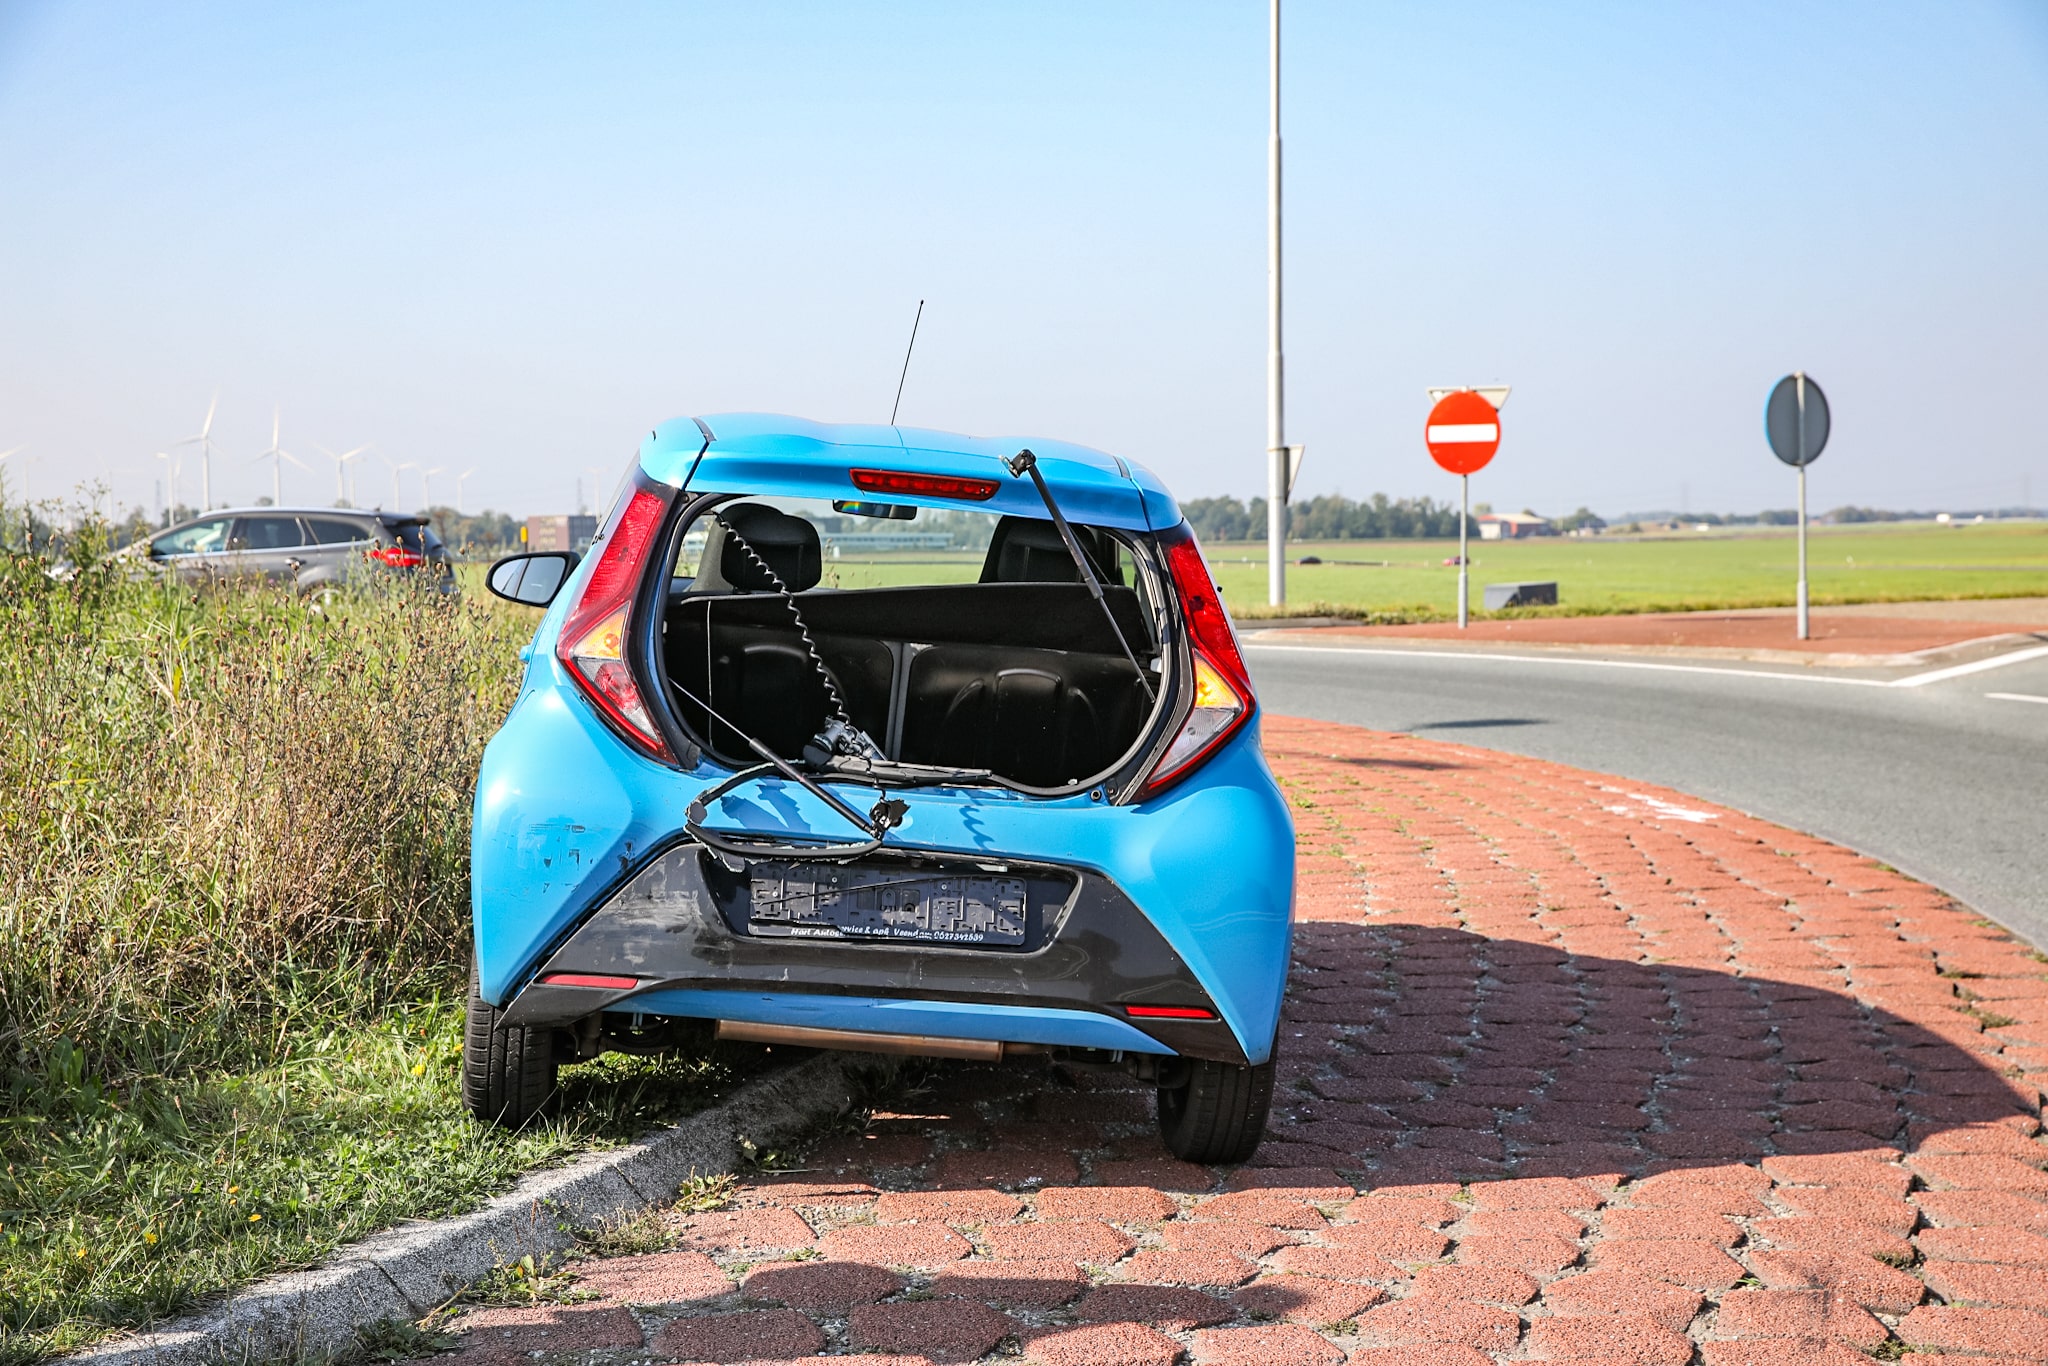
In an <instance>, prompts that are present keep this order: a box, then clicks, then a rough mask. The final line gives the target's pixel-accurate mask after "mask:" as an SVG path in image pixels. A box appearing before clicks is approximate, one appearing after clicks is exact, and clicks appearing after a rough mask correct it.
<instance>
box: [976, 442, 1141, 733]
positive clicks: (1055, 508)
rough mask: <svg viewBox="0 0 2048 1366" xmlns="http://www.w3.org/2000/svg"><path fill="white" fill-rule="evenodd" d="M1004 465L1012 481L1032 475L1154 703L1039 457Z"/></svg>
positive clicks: (1019, 456) (1021, 456)
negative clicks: (1056, 499)
mask: <svg viewBox="0 0 2048 1366" xmlns="http://www.w3.org/2000/svg"><path fill="white" fill-rule="evenodd" d="M1003 465H1004V467H1005V468H1007V469H1008V470H1009V471H1010V477H1011V478H1013V479H1014V478H1016V477H1017V476H1018V475H1020V474H1028V475H1030V476H1031V482H1032V483H1034V484H1036V485H1037V486H1038V496H1039V497H1040V498H1042V499H1043V500H1044V501H1045V510H1046V511H1047V512H1049V513H1051V514H1052V524H1053V525H1054V526H1056V527H1058V528H1059V530H1060V539H1061V540H1062V541H1065V542H1066V543H1067V553H1068V554H1069V555H1071V556H1073V557H1074V568H1076V569H1078V570H1080V571H1081V582H1083V583H1085V584H1087V585H1088V591H1089V592H1090V593H1092V594H1093V595H1094V597H1095V605H1096V606H1097V607H1100V608H1101V609H1102V615H1103V616H1104V618H1106V619H1107V620H1108V622H1109V630H1110V634H1111V635H1113V636H1115V637H1116V643H1117V646H1118V648H1120V649H1121V650H1122V651H1123V652H1124V658H1125V659H1128V660H1129V661H1131V668H1132V670H1133V671H1134V672H1136V674H1137V675H1138V684H1139V686H1140V687H1142V688H1144V690H1145V701H1146V702H1147V703H1151V702H1153V701H1156V700H1157V699H1156V697H1155V696H1154V694H1153V692H1152V680H1151V679H1149V678H1147V677H1145V671H1144V670H1143V669H1142V668H1140V667H1139V666H1138V656H1137V655H1135V654H1134V653H1132V651H1131V642H1130V640H1129V639H1128V638H1126V637H1125V635H1124V628H1123V625H1122V623H1120V622H1119V621H1117V619H1116V613H1114V612H1112V611H1110V610H1109V599H1108V598H1106V597H1104V596H1103V595H1102V581H1101V580H1100V579H1098V578H1096V577H1095V566H1094V565H1093V564H1091V563H1090V562H1089V559H1088V552H1086V551H1085V550H1083V549H1081V540H1080V538H1079V537H1078V536H1076V535H1074V528H1072V527H1071V526H1068V525H1067V516H1066V514H1065V513H1063V512H1061V511H1060V505H1059V503H1057V502H1056V501H1054V499H1053V496H1052V488H1051V486H1050V485H1048V484H1047V483H1046V482H1045V476H1044V475H1042V474H1040V473H1039V472H1038V457H1037V456H1035V455H1033V454H1032V453H1031V452H1030V450H1029V449H1028V448H1027V449H1025V450H1021V451H1018V452H1017V453H1016V454H1015V455H1013V456H1011V457H1010V458H1009V459H1008V460H1005V461H1004V462H1003Z"/></svg>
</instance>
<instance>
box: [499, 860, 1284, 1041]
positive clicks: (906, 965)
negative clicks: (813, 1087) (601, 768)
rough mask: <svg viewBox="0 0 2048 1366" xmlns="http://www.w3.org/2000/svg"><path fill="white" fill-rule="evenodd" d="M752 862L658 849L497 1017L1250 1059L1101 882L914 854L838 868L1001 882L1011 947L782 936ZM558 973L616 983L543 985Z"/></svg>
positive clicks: (1171, 956)
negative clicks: (735, 866) (634, 1017)
mask: <svg viewBox="0 0 2048 1366" xmlns="http://www.w3.org/2000/svg"><path fill="white" fill-rule="evenodd" d="M764 866H765V865H754V867H753V868H750V869H749V870H748V871H747V872H741V873H733V872H730V871H728V870H727V869H726V868H725V866H724V865H723V864H722V863H721V862H720V861H719V860H718V859H717V857H716V856H715V855H713V854H711V853H710V852H709V851H707V850H705V849H703V848H702V847H701V846H699V845H697V844H695V843H683V844H678V845H675V846H673V847H671V848H669V849H668V850H666V851H665V852H663V853H661V854H659V855H658V856H656V857H655V858H654V859H652V860H651V861H650V862H648V863H647V864H646V865H645V866H643V867H642V868H640V869H639V870H638V871H637V872H636V873H635V874H634V875H633V876H632V877H630V878H629V879H628V880H627V881H626V882H625V883H624V884H623V885H622V886H620V887H619V888H618V889H617V890H616V891H614V892H613V893H612V894H611V895H610V896H609V897H608V898H606V899H605V900H604V901H603V902H602V903H601V904H600V905H599V906H598V907H597V909H596V910H595V911H594V912H593V913H592V914H591V915H590V916H589V917H588V918H587V919H585V920H584V921H583V922H582V923H581V924H580V925H579V926H578V927H577V928H576V929H575V930H574V932H573V933H571V934H570V935H569V936H568V938H567V940H566V941H565V942H564V943H562V944H561V945H560V946H559V947H558V948H556V949H555V950H554V952H552V953H551V954H549V955H548V956H547V957H546V960H545V962H544V963H543V964H542V966H541V968H540V970H539V971H538V972H537V973H535V974H534V975H533V977H532V978H531V979H530V980H529V982H528V983H527V984H526V986H525V987H524V988H523V989H522V990H520V991H519V992H517V993H516V994H515V995H514V997H513V999H512V1000H511V1002H510V1003H509V1004H508V1006H507V1007H506V1014H505V1023H506V1024H508V1025H522V1026H546V1025H551V1024H568V1023H569V1022H571V1021H574V1020H579V1019H582V1018H584V1017H586V1016H589V1015H591V1014H593V1013H594V1012H598V1011H614V1012H621V1013H636V1014H647V1015H655V1016H686V1017H695V1018H702V1019H716V1020H729V1021H743V1022H749V1023H755V1024H783V1025H795V1026H800V1027H806V1028H818V1029H836V1030H853V1031H863V1032H869V1033H879V1034H920V1035H929V1036H934V1037H941V1038H957V1039H976V1040H991V1041H997V1042H1004V1043H1012V1044H1034V1045H1041V1046H1048V1047H1071V1048H1091V1049H1110V1050H1121V1051H1126V1052H1138V1053H1158V1054H1178V1055H1180V1056H1183V1057H1191V1058H1204V1059H1210V1060H1213V1061H1217V1062H1228V1063H1235V1064H1240V1065H1241V1064H1244V1063H1245V1062H1247V1061H1252V1060H1253V1059H1249V1058H1247V1056H1246V1050H1245V1049H1244V1047H1243V1046H1242V1045H1241V1043H1240V1042H1239V1040H1238V1038H1237V1035H1236V1034H1235V1032H1234V1031H1233V1030H1232V1029H1231V1027H1230V1025H1229V1024H1228V1023H1227V1022H1226V1021H1225V1020H1224V1018H1223V1014H1222V1011H1221V1010H1220V1009H1219V1008H1218V1006H1217V1003H1216V1002H1215V1001H1214V1000H1213V999H1211V997H1210V994H1209V992H1208V991H1207V990H1205V989H1204V987H1203V985H1202V984H1201V982H1200V981H1199V980H1197V978H1196V975H1195V973H1194V972H1193V971H1192V970H1191V969H1190V968H1189V966H1188V964H1187V963H1186V962H1185V961H1184V960H1183V959H1182V958H1181V956H1180V955H1179V954H1178V953H1176V952H1175V951H1174V949H1173V947H1172V946H1171V945H1170V944H1169V943H1168V942H1167V940H1166V938H1165V936H1164V935H1162V934H1161V933H1160V931H1159V929H1158V928H1157V927H1156V926H1155V925H1154V924H1153V923H1152V922H1151V921H1150V920H1149V919H1147V917H1146V916H1145V914H1144V913H1143V912H1142V911H1141V910H1139V908H1138V907H1137V906H1136V904H1134V903H1133V902H1132V900H1131V898H1130V897H1129V896H1127V895H1126V894H1125V893H1124V892H1123V890H1122V889H1121V888H1119V887H1118V886H1117V885H1116V884H1115V883H1114V882H1113V881H1111V880H1110V879H1109V878H1107V877H1105V876H1103V875H1102V874H1100V873H1098V872H1094V871H1090V870H1086V869H1074V868H1066V867H1061V866H1057V865H1050V864H1033V863H1022V862H1016V861H1007V862H1004V863H1001V864H994V865H992V864H990V863H988V862H987V861H986V860H979V861H977V860H968V859H961V858H958V857H948V856H941V855H929V854H927V855H893V856H880V855H878V856H875V857H873V858H871V859H869V860H864V861H862V863H861V864H860V865H857V866H856V868H855V869H853V870H851V871H854V872H861V871H867V872H869V873H870V874H871V875H872V874H873V873H874V872H875V871H876V870H882V871H884V872H886V873H887V875H889V876H891V877H893V878H895V879H896V882H897V884H899V885H900V884H910V883H922V884H925V885H929V886H937V885H939V884H940V883H941V882H942V881H944V882H946V883H948V884H951V885H955V886H957V885H958V884H959V883H962V882H965V881H969V880H976V881H980V882H991V881H994V880H996V879H997V878H1000V879H1001V880H1002V881H1003V883H1004V885H1007V886H1014V887H1016V888H1017V889H1018V890H1019V896H1018V905H1019V906H1020V907H1021V913H1020V916H1019V919H1020V920H1021V921H1022V922H1023V925H1024V928H1023V930H1022V932H1021V933H1020V934H1019V935H1018V936H1017V938H1018V942H1017V943H1015V944H1014V945H1010V944H1005V945H1000V946H992V945H989V944H956V943H935V942H930V941H927V940H923V939H918V940H903V939H869V938H860V939H848V938H843V937H839V936H838V932H837V931H835V930H833V929H831V928H828V927H824V926H821V925H814V926H808V927H805V929H804V930H802V931H800V932H799V933H797V934H792V933H790V932H789V930H788V928H787V926H786V924H784V923H782V922H781V921H780V920H779V919H777V920H772V921H771V920H770V918H769V917H770V916H772V915H773V914H774V913H773V912H766V913H764V912H762V911H759V910H757V905H760V904H763V899H764V898H766V897H767V896H768V895H769V893H768V892H766V891H764V889H765V888H768V887H770V886H772V885H774V884H770V883H767V882H764V881H762V880H761V874H760V873H759V872H758V871H757V870H758V869H759V868H761V867H764ZM802 866H804V867H807V868H824V869H829V868H831V867H832V865H802ZM991 868H994V869H995V870H996V871H995V872H993V873H992V872H991V871H990V869H991ZM776 904H780V903H776ZM564 977H568V978H582V979H589V978H600V979H603V978H613V979H621V980H619V981H617V982H615V983H611V984H602V985H591V984H587V983H586V984H581V985H564V984H556V983H554V982H551V980H550V979H555V978H564ZM626 978H630V979H632V980H631V984H630V985H628V984H626V983H625V982H624V981H623V979H626ZM1158 1012H1169V1015H1168V1016H1165V1017H1162V1015H1161V1014H1159V1013H1158ZM1260 1052H1261V1054H1263V1052H1264V1050H1263V1049H1262V1050H1260Z"/></svg>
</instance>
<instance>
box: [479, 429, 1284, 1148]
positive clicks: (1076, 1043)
mask: <svg viewBox="0 0 2048 1366" xmlns="http://www.w3.org/2000/svg"><path fill="white" fill-rule="evenodd" d="M489 583H490V587H491V589H492V591H493V592H495V593H497V594H498V595H499V596H501V597H505V598H508V599H510V600H512V601H514V602H520V603H526V604H529V605H531V606H536V607H542V608H544V609H545V613H544V615H543V616H542V618H541V621H540V625H539V629H538V630H537V631H536V632H535V635H534V637H533V640H532V643H531V644H530V645H529V646H528V647H527V651H526V676H525V681H524V684H523V686H522V688H521V690H520V694H519V698H518V701H517V703H516V704H515V705H514V706H513V708H512V710H511V712H510V714H509V715H508V716H507V717H506V719H505V722H504V724H503V726H502V727H501V729H500V730H499V731H498V733H497V735H496V736H495V737H494V738H493V739H492V740H491V742H490V745H489V748H488V749H487V750H486V752H485V755H484V760H483V765H482V770H481V772H480V774H479V777H478V782H477V792H476V810H475V824H474V829H473V834H472V846H471V850H472V860H471V869H472V889H473V890H472V895H473V901H474V906H473V909H474V915H475V940H476V962H475V974H474V980H473V985H472V989H471V995H470V1002H469V1014H468V1028H467V1033H466V1036H465V1041H464V1063H463V1067H464V1070H463V1082H464V1098H465V1101H466V1103H467V1104H468V1106H469V1108H470V1109H471V1110H472V1111H473V1112H474V1113H475V1114H476V1115H477V1116H478V1117H479V1118H481V1119H483V1120H486V1121H489V1122H491V1123H495V1124H500V1125H515V1126H516V1125H519V1124H522V1123H524V1122H525V1121H526V1120H527V1119H529V1118H530V1117H531V1116H533V1115H534V1114H536V1113H537V1112H539V1111H540V1110H541V1109H542V1108H543V1107H544V1106H546V1105H547V1104H549V1102H550V1099H551V1097H552V1096H553V1094H554V1091H555V1079H556V1071H557V1068H558V1067H560V1066H561V1065H562V1064H564V1063H566V1062H572V1061H575V1060H577V1059H585V1058H591V1057H595V1056H597V1055H598V1054H600V1053H602V1052H605V1051H607V1050H613V1049H619V1050H627V1051H642V1052H645V1051H656V1050H665V1049H690V1048H703V1047H705V1046H707V1045H708V1044H709V1042H710V1041H712V1040H716V1039H728V1040H738V1041H752V1042H757V1043H770V1044H784V1045H794V1046H801V1047H813V1048H837V1049H853V1050H861V1051H868V1052H882V1053H903V1054H916V1055H924V1056H933V1057H945V1058H968V1059H980V1060H985V1061H991V1062H994V1061H1000V1060H1001V1059H1004V1058H1007V1057H1014V1056H1019V1055H1025V1054H1050V1055H1052V1056H1054V1057H1055V1058H1058V1059H1062V1060H1064V1061H1065V1062H1067V1063H1069V1064H1071V1065H1077V1066H1100V1067H1108V1068H1120V1069H1124V1070H1126V1071H1128V1072H1130V1073H1132V1074H1134V1075H1135V1076H1137V1077H1139V1078H1141V1079H1143V1080H1145V1081H1146V1082H1148V1083H1151V1084H1154V1085H1156V1086H1157V1087H1158V1097H1159V1101H1158V1115H1159V1126H1160V1131H1161V1134H1162V1136H1163V1138H1164V1141H1165V1144H1166V1146H1167V1147H1168V1148H1169V1149H1170V1150H1171V1151H1172V1152H1173V1153H1175V1154H1176V1155H1178V1156H1180V1157H1182V1158H1185V1159H1188V1160H1191V1161H1196V1162H1229V1161H1240V1160H1243V1159H1244V1158H1247V1157H1249V1156H1250V1155H1251V1153H1252V1151H1253V1150H1254V1149H1255V1148H1256V1147H1257V1146H1258V1143H1259V1139H1260V1136H1261V1134H1262V1132H1263V1130H1264V1126H1265V1122H1266V1115H1267V1111H1268V1109H1269V1107H1270V1105H1271V1101H1272V1093H1273V1077H1274V1067H1275V1061H1274V1052H1275V1048H1276V1046H1277V1036H1278V1027H1279V1020H1280V1007H1281V993H1282V989H1283V986H1284V983H1285V980H1286V974H1287V965H1288V953H1289V945H1290V936H1291V915H1292V903H1293V894H1294V831H1293V826H1292V823H1291V821H1290V818H1289V815H1288V811H1287V807H1286V804H1285V802H1284V801H1283V799H1282V797H1281V795H1280V792H1279V789H1278V787H1277V785H1276V784H1275V782H1274V779H1273V776H1272V773H1271V771H1270V770H1269V769H1268V767H1267V765H1266V761H1265V758H1264V756H1263V755H1262V753H1261V752H1260V749H1259V739H1258V708H1257V702H1256V700H1255V698H1254V696H1253V692H1252V685H1251V680H1250V677H1249V675H1248V673H1247V671H1246V668H1245V664H1244V659H1243V657H1242V655H1241V654H1240V652H1239V649H1238V643H1237V638H1236V635H1235V633H1234V631H1233V629H1232V627H1231V623H1230V619H1229V617H1228V616H1227V615H1226V613H1225V611H1224V609H1223V604H1222V602H1221V601H1220V599H1219V596H1218V593H1217V589H1216V586H1215V582H1214V579H1213V577H1212V576H1211V574H1210V572H1209V569H1208V566H1207V564H1206V563H1205V561H1204V560H1203V557H1202V553H1201V550H1200V548H1199V547H1198V546H1197V544H1196V542H1195V538H1194V536H1193V534H1192V532H1191V531H1190V530H1189V527H1188V524H1187V521H1186V520H1185V518H1183V517H1182V515H1181V512H1180V508H1179V506H1178V505H1177V504H1176V503H1175V501H1174V499H1173V496H1172V495H1171V494H1170V493H1168V492H1167V490H1166V489H1165V487H1164V486H1163V485H1162V484H1161V483H1160V482H1159V480H1158V479H1157V478H1156V477H1154V476H1153V475H1152V474H1151V473H1150V472H1149V471H1147V470H1145V469H1144V468H1142V467H1140V466H1138V465H1135V464H1132V463H1130V462H1128V461H1126V460H1122V459H1119V458H1117V457H1115V456H1112V455H1107V454H1104V453H1102V452H1100V451H1095V450H1090V449H1087V448H1085V447H1081V446H1075V445H1070V444H1067V443H1062V442H1055V441H1042V440H1034V439H1016V438H1004V439H986V438H979V437H966V436H955V435H951V434H948V433H943V432H933V431H922V430H916V429H911V428H902V427H893V426H887V427H885V426H832V425H824V424H819V423H814V422H808V421H805V420H802V419H797V418H788V417H776V416H770V415H764V414H754V413H739V414H718V415H711V416H705V417H699V418H684V419H681V420H678V421H674V422H669V423H667V424H665V425H663V426H661V427H658V428H656V429H655V430H654V431H653V432H652V433H651V434H650V435H649V436H648V438H647V439H646V440H645V441H644V442H642V444H641V447H640V450H639V452H638V454H637V455H636V456H635V458H634V459H633V461H632V463H631V465H630V467H629V469H628V471H627V473H626V477H625V479H624V480H623V481H622V482H621V485H620V489H619V493H618V495H617V498H616V500H615V502H614V504H613V506H612V507H611V508H610V510H609V512H608V514H607V515H606V516H605V518H604V520H603V523H602V525H601V527H600V530H599V533H598V536H597V539H596V540H595V541H594V542H593V543H592V545H591V546H590V549H589V551H588V552H587V553H586V554H584V555H582V556H578V555H576V554H574V553H571V552H553V553H545V554H528V555H516V556H512V557H510V558H508V559H505V560H501V561H499V562H498V563H497V564H495V565H493V566H492V567H491V570H490V575H489Z"/></svg>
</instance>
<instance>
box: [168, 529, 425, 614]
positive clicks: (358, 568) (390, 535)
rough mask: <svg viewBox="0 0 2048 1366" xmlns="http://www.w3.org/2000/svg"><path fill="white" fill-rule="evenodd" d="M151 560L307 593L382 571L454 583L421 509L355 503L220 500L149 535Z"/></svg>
mask: <svg viewBox="0 0 2048 1366" xmlns="http://www.w3.org/2000/svg"><path fill="white" fill-rule="evenodd" d="M143 552H144V553H145V554H146V555H147V556H148V557H149V561H150V563H151V564H153V565H156V566H159V567H161V568H163V569H165V570H167V571H169V572H170V573H173V574H176V575H177V576H178V577H179V578H181V579H188V580H214V579H232V578H243V577H246V578H252V579H253V578H262V579H268V580H270V581H272V582H274V583H288V584H291V585H292V586H293V587H295V588H296V589H297V590H298V591H299V592H301V593H304V594H307V595H308V596H325V595H328V594H331V593H333V592H335V591H336V590H337V589H339V588H341V587H342V586H343V585H344V584H347V583H350V582H359V581H361V579H362V578H363V577H366V576H368V575H373V574H383V573H411V574H424V575H426V576H427V578H428V581H429V582H430V583H431V584H432V586H433V587H434V588H436V589H438V590H439V591H441V592H443V593H453V592H454V591H455V562H454V560H453V558H452V557H451V556H450V555H449V554H448V547H447V546H445V545H443V544H442V543H441V538H440V537H439V536H436V535H435V534H434V529H433V527H431V526H429V525H428V523H427V519H426V518H424V517H419V516H414V515H410V514H406V513H398V512H362V511H358V510H357V509H354V508H274V507H256V508H222V509H220V510H217V511H214V512H209V513H207V514H206V515H205V516H203V517H195V518H193V519H192V520H191V521H189V522H184V523H181V524H180V525H178V526H174V527H172V528H170V529H169V530H168V531H160V532H158V533H157V534H156V535H154V536H152V537H150V538H149V540H148V542H147V543H146V544H145V545H144V547H143Z"/></svg>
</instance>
